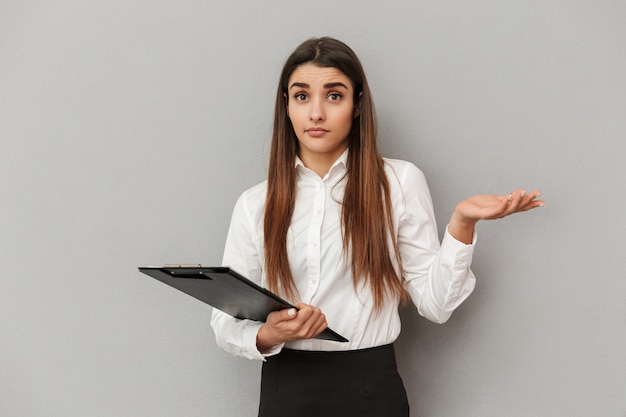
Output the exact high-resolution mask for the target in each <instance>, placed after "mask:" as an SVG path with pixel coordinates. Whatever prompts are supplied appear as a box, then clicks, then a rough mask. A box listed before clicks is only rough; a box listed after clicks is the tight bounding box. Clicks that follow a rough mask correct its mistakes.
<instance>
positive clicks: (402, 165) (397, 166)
mask: <svg viewBox="0 0 626 417" xmlns="http://www.w3.org/2000/svg"><path fill="white" fill-rule="evenodd" d="M383 162H384V163H385V173H386V174H387V178H388V179H389V181H390V182H391V183H394V182H397V183H398V184H399V185H400V186H405V185H407V184H415V183H420V184H421V183H424V184H425V183H426V176H425V175H424V173H423V172H422V170H420V169H419V168H418V167H417V166H416V165H415V164H414V163H412V162H409V161H404V160H402V159H392V158H383Z"/></svg>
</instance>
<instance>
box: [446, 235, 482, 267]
mask: <svg viewBox="0 0 626 417" xmlns="http://www.w3.org/2000/svg"><path fill="white" fill-rule="evenodd" d="M477 240H478V236H477V234H476V232H474V236H472V243H470V244H469V245H468V244H466V243H463V242H461V241H460V240H457V239H455V238H454V236H452V235H451V234H450V232H448V226H446V232H445V234H444V235H443V239H442V241H441V249H440V252H439V253H440V257H441V258H442V260H443V262H444V263H445V264H450V265H455V264H458V263H459V262H461V263H463V264H465V263H467V264H469V263H471V262H472V256H473V255H474V245H475V244H476V241H477Z"/></svg>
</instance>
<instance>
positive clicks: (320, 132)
mask: <svg viewBox="0 0 626 417" xmlns="http://www.w3.org/2000/svg"><path fill="white" fill-rule="evenodd" d="M306 132H307V133H308V134H309V135H311V136H313V137H315V138H317V137H320V136H324V135H325V134H326V133H328V132H329V130H327V129H324V128H322V127H311V128H309V129H307V130H306Z"/></svg>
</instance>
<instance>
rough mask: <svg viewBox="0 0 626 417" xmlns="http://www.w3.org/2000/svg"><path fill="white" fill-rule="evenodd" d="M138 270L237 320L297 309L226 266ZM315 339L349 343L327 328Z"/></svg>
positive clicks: (180, 266) (260, 318)
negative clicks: (286, 309)
mask: <svg viewBox="0 0 626 417" xmlns="http://www.w3.org/2000/svg"><path fill="white" fill-rule="evenodd" d="M139 271H141V272H143V273H144V274H146V275H149V276H151V277H152V278H154V279H156V280H158V281H161V282H163V283H165V284H167V285H169V286H170V287H174V288H176V289H177V290H180V291H182V292H184V293H185V294H188V295H190V296H192V297H194V298H197V299H198V300H200V301H202V302H204V303H206V304H209V305H210V306H212V307H214V308H217V309H218V310H221V311H223V312H224V313H226V314H229V315H231V316H233V317H235V318H238V319H250V320H256V321H265V318H266V317H267V315H268V314H269V313H271V312H272V311H276V310H283V309H285V308H296V307H295V306H294V305H292V304H290V303H288V302H287V301H285V300H283V299H282V298H280V297H279V296H277V295H276V294H274V293H272V292H270V291H269V290H267V289H265V288H263V287H261V286H259V285H257V284H255V283H254V282H252V281H250V280H249V279H247V278H246V277H244V276H242V275H240V274H238V273H237V272H235V271H233V270H232V269H230V268H229V267H225V266H218V267H206V266H200V265H166V266H163V267H140V268H139ZM316 339H324V340H333V341H336V342H347V341H348V339H346V338H345V337H343V336H341V335H340V334H338V333H336V332H334V331H333V330H331V329H330V328H327V329H326V330H324V331H323V332H322V333H320V334H319V335H317V336H316Z"/></svg>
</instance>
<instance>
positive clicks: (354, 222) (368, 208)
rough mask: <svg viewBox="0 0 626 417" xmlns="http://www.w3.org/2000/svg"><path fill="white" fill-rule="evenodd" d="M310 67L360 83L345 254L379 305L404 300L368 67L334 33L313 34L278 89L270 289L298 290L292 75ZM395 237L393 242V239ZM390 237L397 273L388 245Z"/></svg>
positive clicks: (268, 209)
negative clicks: (292, 235) (292, 251)
mask: <svg viewBox="0 0 626 417" xmlns="http://www.w3.org/2000/svg"><path fill="white" fill-rule="evenodd" d="M304 64H314V65H317V66H319V67H332V68H336V69H338V70H339V71H341V72H343V73H344V74H345V75H346V76H347V77H348V78H349V79H350V80H351V81H352V84H353V87H354V97H353V100H354V107H355V109H356V110H357V115H356V117H355V119H354V120H353V123H352V129H351V132H350V138H349V144H348V146H349V152H348V161H347V183H346V189H345V195H344V199H343V202H342V203H343V206H342V228H343V229H342V230H343V250H344V254H346V255H350V256H351V266H352V275H353V282H354V285H355V288H356V286H357V285H358V284H359V283H360V282H361V281H365V283H366V284H369V286H370V288H371V290H372V294H373V297H374V306H375V308H376V309H377V310H379V309H380V308H381V307H382V306H383V304H384V302H385V300H386V297H388V296H391V297H401V298H402V299H403V300H404V299H405V298H406V293H405V291H404V289H403V286H402V275H403V274H402V262H401V259H400V254H399V252H398V248H397V241H396V238H395V234H394V232H393V230H394V227H393V217H392V207H391V198H390V192H389V182H388V180H387V176H386V174H385V171H384V162H383V159H382V157H381V156H380V154H379V153H378V150H377V147H376V116H375V111H374V106H373V103H372V98H371V94H370V90H369V86H368V84H367V80H366V78H365V72H364V71H363V67H362V65H361V63H360V61H359V59H358V58H357V56H356V54H355V53H354V52H353V51H352V49H350V47H348V46H347V45H346V44H344V43H342V42H340V41H338V40H336V39H332V38H327V37H324V38H315V39H309V40H307V41H305V42H304V43H302V44H301V45H300V46H299V47H298V48H296V50H295V51H294V52H293V53H292V54H291V55H290V56H289V58H288V59H287V61H286V62H285V65H284V67H283V70H282V73H281V75H280V81H279V84H278V91H277V92H276V106H275V109H274V131H273V134H272V145H271V148H270V160H269V170H268V186H267V196H266V205H265V218H264V243H265V272H266V276H267V282H268V286H269V289H270V290H271V291H274V292H281V293H282V294H283V295H284V296H286V297H287V298H288V299H291V300H293V301H295V300H296V299H297V297H298V291H297V288H296V285H295V282H294V279H293V276H292V274H291V269H290V266H289V262H288V260H287V259H288V258H287V231H288V229H289V225H290V223H291V217H292V215H293V210H294V205H295V194H296V189H295V182H296V168H295V160H296V155H297V153H298V148H299V144H298V139H297V137H296V134H295V132H294V129H293V126H292V124H291V120H289V117H287V103H288V97H287V90H288V82H289V78H290V77H291V74H292V73H293V72H294V71H295V70H296V68H298V67H300V66H301V65H304ZM389 237H391V239H389ZM389 242H391V245H392V248H393V250H394V253H395V257H396V262H397V265H398V270H396V269H395V268H394V265H393V262H392V259H391V252H390V249H391V248H389Z"/></svg>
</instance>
